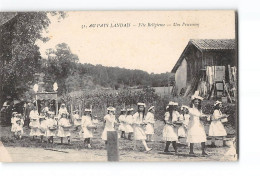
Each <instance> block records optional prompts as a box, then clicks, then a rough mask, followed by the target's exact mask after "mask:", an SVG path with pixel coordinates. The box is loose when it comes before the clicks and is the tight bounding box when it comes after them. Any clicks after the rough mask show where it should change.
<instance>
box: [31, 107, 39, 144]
mask: <svg viewBox="0 0 260 176" xmlns="http://www.w3.org/2000/svg"><path fill="white" fill-rule="evenodd" d="M29 118H30V124H29V126H30V128H31V131H30V136H32V137H33V138H32V139H33V140H34V139H35V137H36V136H37V135H38V128H39V114H38V110H37V107H36V106H34V107H33V110H32V111H31V112H30V115H29Z"/></svg>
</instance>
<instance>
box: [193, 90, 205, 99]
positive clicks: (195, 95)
mask: <svg viewBox="0 0 260 176" xmlns="http://www.w3.org/2000/svg"><path fill="white" fill-rule="evenodd" d="M194 99H199V100H203V98H202V97H201V96H199V91H195V93H194V95H192V96H191V100H194Z"/></svg>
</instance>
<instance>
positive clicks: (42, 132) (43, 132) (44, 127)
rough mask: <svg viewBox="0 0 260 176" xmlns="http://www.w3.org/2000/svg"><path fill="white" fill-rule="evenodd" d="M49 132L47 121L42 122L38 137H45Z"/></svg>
mask: <svg viewBox="0 0 260 176" xmlns="http://www.w3.org/2000/svg"><path fill="white" fill-rule="evenodd" d="M46 130H47V120H41V121H40V122H39V127H38V129H37V136H45V135H46Z"/></svg>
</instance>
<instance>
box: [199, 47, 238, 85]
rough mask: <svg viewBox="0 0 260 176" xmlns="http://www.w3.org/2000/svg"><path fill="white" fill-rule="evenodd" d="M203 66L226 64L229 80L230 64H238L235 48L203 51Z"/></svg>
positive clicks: (227, 78) (227, 79)
mask: <svg viewBox="0 0 260 176" xmlns="http://www.w3.org/2000/svg"><path fill="white" fill-rule="evenodd" d="M203 61H204V62H203V67H204V68H206V66H225V75H226V76H225V79H226V81H227V82H228V81H229V77H228V65H230V66H231V67H233V66H236V63H237V62H236V61H237V60H236V55H235V51H234V50H221V51H220V50H218V51H206V52H203Z"/></svg>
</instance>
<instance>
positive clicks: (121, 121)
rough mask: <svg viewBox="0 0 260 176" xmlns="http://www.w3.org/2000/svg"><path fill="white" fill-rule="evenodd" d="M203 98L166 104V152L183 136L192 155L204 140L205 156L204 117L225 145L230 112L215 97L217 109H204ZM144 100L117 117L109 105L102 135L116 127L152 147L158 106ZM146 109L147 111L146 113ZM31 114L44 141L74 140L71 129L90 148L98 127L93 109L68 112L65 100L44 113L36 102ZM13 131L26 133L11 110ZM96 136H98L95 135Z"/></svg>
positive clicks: (36, 132) (32, 133) (122, 134)
mask: <svg viewBox="0 0 260 176" xmlns="http://www.w3.org/2000/svg"><path fill="white" fill-rule="evenodd" d="M202 101H203V98H202V97H200V96H199V95H198V94H196V93H195V94H194V95H193V96H192V97H191V104H190V106H187V105H181V108H180V109H179V104H178V103H177V102H173V101H170V102H169V104H168V105H167V107H166V108H165V117H164V122H165V125H164V128H163V130H162V134H163V135H162V139H163V140H164V141H165V149H164V152H166V153H167V152H169V151H170V150H169V147H170V145H171V144H172V146H173V148H174V152H175V153H178V145H177V143H178V141H179V139H180V138H184V139H186V144H188V145H189V147H190V152H189V154H190V155H194V151H193V148H194V144H196V143H199V144H201V149H202V155H203V156H206V155H207V153H206V150H205V149H206V145H205V143H206V141H207V138H206V132H205V129H204V125H203V124H204V123H203V121H210V123H211V124H210V127H209V136H211V137H212V146H214V145H215V138H216V137H218V138H219V137H222V138H223V145H225V142H224V141H225V140H224V137H225V136H227V133H226V130H225V127H224V125H223V122H226V121H227V115H225V114H222V112H221V107H222V102H220V101H216V102H215V104H214V113H213V114H212V115H206V114H203V112H202V110H201V102H202ZM146 108H147V107H146V104H145V103H141V102H139V103H137V112H134V109H133V108H128V109H121V113H120V115H119V117H118V118H116V116H115V112H116V109H115V108H114V107H108V108H107V112H106V115H105V116H104V119H103V122H104V129H103V132H102V135H101V136H100V137H101V139H102V140H103V141H104V142H105V144H107V141H108V140H109V139H108V138H107V132H108V131H117V132H118V137H119V138H124V139H126V140H134V141H135V145H134V148H136V144H137V142H138V141H140V142H141V143H142V144H143V146H144V148H145V151H146V152H149V151H151V150H152V146H149V147H148V144H147V141H153V140H154V128H155V117H154V114H155V110H156V107H155V106H150V107H148V109H147V111H146ZM146 112H147V113H146ZM29 118H30V123H29V127H30V134H29V135H30V136H31V137H32V139H33V140H34V139H35V138H36V137H38V138H39V139H40V141H41V142H45V141H44V140H45V139H46V141H47V142H48V143H53V142H54V138H56V137H59V138H60V141H61V143H63V140H64V139H67V142H68V143H70V142H71V138H70V136H71V133H73V132H78V133H79V136H80V137H81V138H82V139H83V141H84V144H85V145H86V147H87V148H91V147H92V146H91V138H93V137H94V136H93V131H94V130H96V129H97V125H98V123H99V121H98V120H97V119H96V118H94V117H93V115H92V109H91V108H86V109H85V110H84V112H83V115H82V116H80V115H79V110H75V111H73V113H71V114H69V113H68V110H67V108H66V106H65V104H64V103H63V104H61V107H60V109H59V111H58V113H57V114H55V113H54V112H53V111H50V110H49V109H48V107H46V108H44V109H43V110H42V111H41V113H40V114H39V113H38V109H37V106H34V108H33V110H32V111H31V112H30V114H29ZM11 123H12V126H11V132H12V133H13V135H14V137H15V138H16V139H21V138H22V136H23V135H24V132H23V126H24V119H23V117H22V115H21V114H18V113H17V112H13V113H12V118H11ZM95 137H96V136H95Z"/></svg>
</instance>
